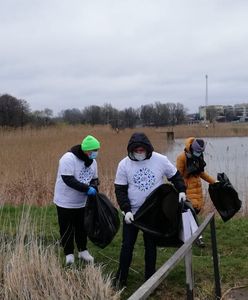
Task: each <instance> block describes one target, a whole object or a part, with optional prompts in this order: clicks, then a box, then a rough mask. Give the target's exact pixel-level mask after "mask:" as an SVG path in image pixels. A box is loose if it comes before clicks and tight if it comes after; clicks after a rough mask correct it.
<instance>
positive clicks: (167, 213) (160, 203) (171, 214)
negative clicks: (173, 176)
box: [132, 184, 183, 247]
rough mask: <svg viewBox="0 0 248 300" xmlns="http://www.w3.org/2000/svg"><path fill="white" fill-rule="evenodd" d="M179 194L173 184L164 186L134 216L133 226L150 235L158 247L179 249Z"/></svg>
mask: <svg viewBox="0 0 248 300" xmlns="http://www.w3.org/2000/svg"><path fill="white" fill-rule="evenodd" d="M181 210H182V208H181V205H180V204H179V203H178V192H177V191H176V189H175V188H174V187H173V186H172V185H171V184H162V185H160V186H159V187H158V188H156V189H155V190H154V191H153V192H152V193H151V194H150V195H148V197H147V198H146V200H145V202H144V203H143V205H142V206H141V207H140V208H139V209H138V211H137V212H136V214H135V216H134V221H133V222H132V223H133V225H135V226H136V227H138V228H140V229H141V230H143V231H145V232H147V233H149V234H150V235H151V236H152V237H153V239H154V240H155V242H156V244H157V246H162V247H177V246H180V245H182V243H183V242H182V241H181V240H180V239H179V231H180V227H181Z"/></svg>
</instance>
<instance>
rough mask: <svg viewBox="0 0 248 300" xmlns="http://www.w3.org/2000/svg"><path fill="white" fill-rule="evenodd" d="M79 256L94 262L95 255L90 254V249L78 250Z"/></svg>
mask: <svg viewBox="0 0 248 300" xmlns="http://www.w3.org/2000/svg"><path fill="white" fill-rule="evenodd" d="M78 258H79V259H83V260H84V261H85V262H87V263H91V264H93V263H94V257H93V256H91V255H90V254H89V251H88V250H84V251H80V252H78Z"/></svg>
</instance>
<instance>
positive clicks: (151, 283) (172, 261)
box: [128, 213, 221, 300]
mask: <svg viewBox="0 0 248 300" xmlns="http://www.w3.org/2000/svg"><path fill="white" fill-rule="evenodd" d="M208 224H210V230H211V244H212V255H213V269H214V278H215V299H220V298H221V286H220V275H219V262H218V252H217V242H216V231H215V220H214V213H210V214H209V215H208V216H207V217H206V219H205V220H204V221H203V222H202V224H201V225H200V226H199V228H198V229H197V231H196V232H195V233H194V234H193V235H192V237H191V238H190V239H189V240H188V241H187V242H186V243H184V244H183V245H182V246H181V247H180V248H179V249H178V250H177V251H176V252H175V253H174V254H173V255H172V256H171V257H170V258H169V259H168V260H167V261H166V263H164V265H162V266H161V267H160V268H159V269H158V270H157V272H156V273H154V274H153V275H152V277H150V278H149V279H148V280H147V281H146V282H145V283H144V284H143V285H142V286H140V287H139V289H138V290H136V291H135V292H134V293H133V294H132V295H131V296H130V297H129V298H128V300H138V299H147V297H148V296H149V295H150V294H151V293H152V292H153V291H154V290H155V289H156V287H158V285H159V284H160V283H161V282H162V281H163V280H164V279H165V278H166V276H167V275H168V274H169V273H170V271H171V270H172V269H174V268H175V266H176V265H177V264H178V263H179V262H180V261H181V260H182V259H183V258H185V270H186V272H185V273H186V289H187V291H186V293H187V299H188V300H191V299H194V294H193V283H194V282H193V269H192V244H193V243H194V242H195V240H196V239H197V238H198V237H199V236H200V235H201V234H202V232H203V231H204V230H205V229H206V227H207V226H208Z"/></svg>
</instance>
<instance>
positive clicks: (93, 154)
mask: <svg viewBox="0 0 248 300" xmlns="http://www.w3.org/2000/svg"><path fill="white" fill-rule="evenodd" d="M97 155H98V151H92V152H91V153H90V155H89V158H90V159H96V158H97Z"/></svg>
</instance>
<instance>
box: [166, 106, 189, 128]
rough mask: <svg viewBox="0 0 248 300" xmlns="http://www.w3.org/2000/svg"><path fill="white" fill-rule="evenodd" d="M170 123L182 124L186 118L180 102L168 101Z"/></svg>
mask: <svg viewBox="0 0 248 300" xmlns="http://www.w3.org/2000/svg"><path fill="white" fill-rule="evenodd" d="M170 115H171V122H170V123H171V125H178V124H182V123H183V122H185V120H186V109H185V108H184V106H183V104H181V103H176V104H175V103H170Z"/></svg>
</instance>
